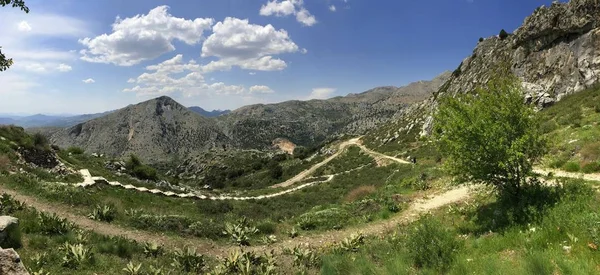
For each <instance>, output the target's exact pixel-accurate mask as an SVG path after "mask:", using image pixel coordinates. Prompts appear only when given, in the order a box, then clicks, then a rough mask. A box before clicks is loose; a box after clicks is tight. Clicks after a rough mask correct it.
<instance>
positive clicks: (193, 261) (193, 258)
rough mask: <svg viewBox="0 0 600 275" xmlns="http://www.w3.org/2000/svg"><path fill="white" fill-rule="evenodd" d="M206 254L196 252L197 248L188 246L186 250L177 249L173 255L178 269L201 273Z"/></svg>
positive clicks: (174, 264)
mask: <svg viewBox="0 0 600 275" xmlns="http://www.w3.org/2000/svg"><path fill="white" fill-rule="evenodd" d="M204 265H205V261H204V255H202V254H198V253H196V250H195V249H193V248H191V247H187V248H186V249H184V250H176V251H175V254H174V255H173V263H171V266H173V267H174V268H175V269H177V270H181V271H185V272H195V273H198V274H200V273H201V271H202V269H203V268H204Z"/></svg>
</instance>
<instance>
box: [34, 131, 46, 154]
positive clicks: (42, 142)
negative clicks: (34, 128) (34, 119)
mask: <svg viewBox="0 0 600 275" xmlns="http://www.w3.org/2000/svg"><path fill="white" fill-rule="evenodd" d="M32 138H33V146H35V147H36V148H38V149H40V150H48V149H49V148H50V147H49V142H48V138H47V137H46V136H44V135H42V134H41V133H35V134H33V137H32Z"/></svg>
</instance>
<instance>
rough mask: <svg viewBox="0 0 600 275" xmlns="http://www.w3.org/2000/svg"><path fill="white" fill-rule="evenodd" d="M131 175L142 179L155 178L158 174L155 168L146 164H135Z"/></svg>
mask: <svg viewBox="0 0 600 275" xmlns="http://www.w3.org/2000/svg"><path fill="white" fill-rule="evenodd" d="M132 174H133V176H135V177H137V178H138V179H142V180H157V179H158V176H157V175H156V169H154V168H152V167H150V166H147V165H142V166H137V167H135V168H133V172H132Z"/></svg>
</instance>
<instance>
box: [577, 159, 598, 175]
mask: <svg viewBox="0 0 600 275" xmlns="http://www.w3.org/2000/svg"><path fill="white" fill-rule="evenodd" d="M581 171H582V172H584V173H586V174H589V173H596V172H600V164H599V163H598V162H590V163H587V164H586V165H584V166H583V167H582V168H581Z"/></svg>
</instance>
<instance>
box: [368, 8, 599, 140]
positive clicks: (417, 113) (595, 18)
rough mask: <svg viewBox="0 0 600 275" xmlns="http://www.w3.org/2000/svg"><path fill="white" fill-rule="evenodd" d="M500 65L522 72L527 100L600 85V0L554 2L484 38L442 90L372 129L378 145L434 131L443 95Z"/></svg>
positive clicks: (477, 81) (483, 79)
mask: <svg viewBox="0 0 600 275" xmlns="http://www.w3.org/2000/svg"><path fill="white" fill-rule="evenodd" d="M497 68H508V69H509V70H510V71H511V72H512V73H513V74H514V75H516V76H517V77H518V78H520V80H521V81H522V83H523V88H524V91H525V93H526V98H527V100H528V101H530V102H531V103H533V104H536V105H537V106H538V107H539V108H543V107H546V106H548V105H551V104H553V103H554V102H555V101H558V100H560V99H561V98H562V97H564V96H565V95H568V94H571V93H576V92H579V91H582V90H584V89H586V88H589V87H591V86H593V85H596V84H597V83H598V82H600V1H598V0H573V1H570V2H568V3H559V2H554V3H553V4H552V5H551V6H548V7H544V6H542V7H539V8H537V9H536V10H535V11H534V12H533V14H531V15H530V16H529V17H527V18H526V19H525V20H524V22H523V24H522V25H521V26H520V27H519V28H518V29H517V30H515V32H514V34H509V35H508V36H507V37H503V38H501V37H499V36H492V37H488V38H486V39H483V41H481V42H479V43H478V44H477V46H476V48H475V49H474V50H473V54H471V55H470V56H468V57H467V58H465V59H464V60H463V61H462V63H461V64H460V65H459V66H458V68H457V69H456V70H455V71H454V72H453V73H452V75H451V76H450V78H449V79H448V81H447V82H446V83H445V84H444V85H442V87H441V88H440V90H439V91H438V92H436V93H434V95H433V96H432V97H430V98H429V99H427V100H425V101H423V102H421V103H418V104H413V105H412V106H411V107H410V108H407V109H405V110H403V111H402V112H401V115H400V116H399V118H398V119H397V120H395V121H393V122H390V123H388V124H384V125H383V126H382V127H381V128H380V129H378V130H377V131H375V133H377V135H379V136H375V134H373V135H372V137H371V140H373V142H374V143H373V145H374V146H381V145H384V144H386V143H389V142H391V141H395V142H400V141H402V140H403V139H401V138H400V137H402V136H405V137H410V138H414V137H415V136H418V135H419V134H420V135H421V136H423V135H427V134H429V132H430V130H431V126H432V117H431V114H432V112H434V111H435V109H436V108H437V99H438V98H439V97H442V96H454V95H456V94H458V93H467V92H471V91H473V90H475V88H476V87H478V86H480V85H483V84H485V83H487V82H488V80H489V79H490V77H491V75H492V74H494V71H495V70H496V69H497ZM376 139H377V141H376V142H375V140H376Z"/></svg>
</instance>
